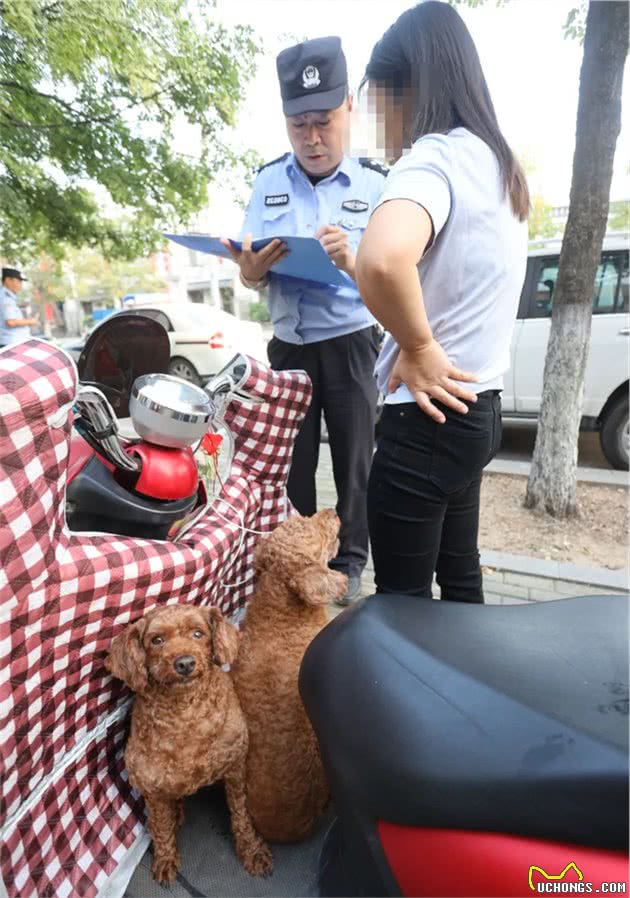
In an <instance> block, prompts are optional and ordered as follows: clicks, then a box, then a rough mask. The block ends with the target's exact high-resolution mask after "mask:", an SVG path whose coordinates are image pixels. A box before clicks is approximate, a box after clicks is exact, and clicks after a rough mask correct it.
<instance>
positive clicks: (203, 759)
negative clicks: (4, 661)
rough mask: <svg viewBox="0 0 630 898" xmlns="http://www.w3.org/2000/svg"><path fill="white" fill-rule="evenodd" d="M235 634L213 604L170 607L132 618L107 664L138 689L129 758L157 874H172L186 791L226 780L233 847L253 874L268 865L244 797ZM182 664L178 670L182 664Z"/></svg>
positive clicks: (267, 854) (168, 876)
mask: <svg viewBox="0 0 630 898" xmlns="http://www.w3.org/2000/svg"><path fill="white" fill-rule="evenodd" d="M237 650H238V633H237V631H236V630H235V628H234V627H233V626H232V625H231V624H229V623H227V621H225V620H224V619H223V616H222V615H221V612H220V611H219V610H218V609H216V608H197V607H194V606H186V605H167V606H165V607H161V608H156V609H153V610H152V611H149V612H148V613H147V614H146V615H145V616H144V617H143V618H140V620H138V621H136V622H135V623H133V624H130V625H129V626H128V627H127V628H126V629H125V630H124V631H123V632H122V633H121V634H120V635H119V636H117V637H116V638H115V639H114V640H113V642H112V645H111V648H110V652H109V655H108V657H107V659H106V666H107V668H108V670H109V671H110V672H111V673H112V674H113V676H115V677H117V678H118V679H120V680H123V681H124V682H125V683H126V684H127V685H128V686H129V687H130V688H131V689H133V690H134V692H135V693H136V698H135V701H134V706H133V711H132V715H131V733H130V736H129V741H128V742H127V746H126V749H125V763H126V765H127V770H128V771H129V780H130V782H131V784H132V785H133V786H134V787H135V788H136V789H138V791H139V792H141V793H142V795H143V796H144V799H145V802H146V806H147V811H148V815H149V830H150V832H151V835H152V837H153V846H154V860H153V876H154V877H155V879H157V880H158V882H169V881H172V880H174V879H175V876H176V874H177V871H178V869H179V854H178V851H177V841H176V832H177V828H178V826H179V825H180V824H181V823H182V822H183V807H182V799H183V797H184V796H186V795H192V794H193V793H194V792H196V791H197V790H198V789H200V788H201V787H202V786H205V785H208V784H210V783H213V782H216V781H217V780H223V781H224V783H225V791H226V797H227V802H228V806H229V809H230V815H231V820H232V832H233V834H234V841H235V845H236V853H237V854H238V857H239V858H240V860H241V862H242V864H243V866H244V867H245V869H246V870H247V872H248V873H250V874H251V875H252V876H264V875H267V874H268V873H270V872H271V870H272V859H271V852H270V850H269V847H268V846H267V845H266V844H265V842H263V840H262V839H261V838H260V836H259V835H258V833H257V832H256V830H255V828H254V826H253V823H252V820H251V817H250V815H249V813H248V811H247V806H246V799H245V759H246V756H247V744H248V738H247V727H246V724H245V719H244V717H243V713H242V711H241V707H240V705H239V702H238V698H237V697H236V693H235V691H234V687H233V685H232V682H231V680H230V677H229V675H228V674H227V673H226V672H224V671H223V670H221V668H220V666H219V665H222V664H231V663H232V662H233V661H234V659H235V657H236V653H237ZM176 665H177V668H179V669H177V668H176Z"/></svg>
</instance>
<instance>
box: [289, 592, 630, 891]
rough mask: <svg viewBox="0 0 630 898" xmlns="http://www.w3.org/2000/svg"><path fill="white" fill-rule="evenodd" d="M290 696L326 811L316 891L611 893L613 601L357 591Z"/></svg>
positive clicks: (620, 725)
mask: <svg viewBox="0 0 630 898" xmlns="http://www.w3.org/2000/svg"><path fill="white" fill-rule="evenodd" d="M300 692H301V695H302V699H303V701H304V705H305V707H306V710H307V713H308V715H309V718H310V720H311V722H312V724H313V727H314V729H315V732H316V734H317V737H318V739H319V744H320V748H321V754H322V760H323V764H324V768H325V771H326V774H327V777H328V780H329V783H330V788H331V793H332V800H333V804H334V808H335V811H336V814H337V819H336V821H335V823H334V825H333V826H332V828H331V829H330V831H329V832H328V834H327V837H326V840H325V843H324V847H323V850H322V854H321V859H320V868H319V874H320V894H321V895H323V896H348V895H356V896H367V895H370V896H372V895H373V896H377V895H380V896H385V895H387V896H389V895H406V896H423V895H426V896H451V898H453V896H499V895H500V896H510V895H528V894H532V893H536V892H539V893H556V892H560V893H566V892H585V893H593V894H596V893H598V892H600V893H602V894H604V893H608V894H611V893H622V894H623V893H627V890H628V854H627V850H628V600H627V598H626V597H624V596H595V597H585V598H574V599H566V600H559V601H553V602H539V603H531V604H525V605H519V606H501V605H494V606H493V605H468V604H464V603H458V602H445V601H444V602H438V601H431V600H428V599H417V598H415V597H412V596H404V595H376V596H372V597H371V598H368V599H366V600H365V601H364V602H362V603H359V605H357V606H356V607H354V608H352V609H349V610H348V611H346V612H344V613H343V614H342V615H340V616H339V617H338V618H337V619H336V620H335V621H333V622H332V623H331V624H329V626H328V627H326V628H325V629H324V630H323V631H322V632H321V633H320V634H319V635H318V637H317V638H316V639H315V640H314V642H313V643H312V644H311V646H310V647H309V649H308V650H307V653H306V656H305V658H304V662H303V665H302V669H301V674H300Z"/></svg>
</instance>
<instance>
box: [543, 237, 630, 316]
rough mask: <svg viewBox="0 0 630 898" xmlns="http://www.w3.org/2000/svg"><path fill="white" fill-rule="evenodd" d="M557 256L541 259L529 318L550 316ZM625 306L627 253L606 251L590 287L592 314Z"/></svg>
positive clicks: (617, 309) (557, 262) (619, 309)
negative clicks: (591, 291)
mask: <svg viewBox="0 0 630 898" xmlns="http://www.w3.org/2000/svg"><path fill="white" fill-rule="evenodd" d="M558 264H559V256H553V257H550V258H547V259H545V258H543V259H541V260H540V262H539V268H538V274H537V276H536V277H535V279H534V282H535V286H534V295H533V298H532V302H531V304H530V310H529V316H528V317H529V318H549V317H551V309H552V303H553V293H554V289H555V286H556V281H557V280H558ZM627 309H628V253H623V252H605V253H602V257H601V261H600V263H599V265H598V266H597V272H596V274H595V284H594V289H593V314H594V315H598V314H605V313H607V312H608V313H610V312H622V311H624V310H625V311H627Z"/></svg>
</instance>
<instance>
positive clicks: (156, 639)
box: [151, 636, 164, 645]
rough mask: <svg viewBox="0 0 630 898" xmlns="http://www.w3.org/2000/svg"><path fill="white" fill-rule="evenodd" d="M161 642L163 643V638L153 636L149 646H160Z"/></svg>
mask: <svg viewBox="0 0 630 898" xmlns="http://www.w3.org/2000/svg"><path fill="white" fill-rule="evenodd" d="M163 642H164V637H163V636H154V637H153V639H152V640H151V645H162V643H163Z"/></svg>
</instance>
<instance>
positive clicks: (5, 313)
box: [0, 268, 39, 346]
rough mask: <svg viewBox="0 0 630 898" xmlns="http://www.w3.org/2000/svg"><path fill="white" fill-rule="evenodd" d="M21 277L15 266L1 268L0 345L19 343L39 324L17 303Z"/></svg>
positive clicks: (23, 278) (23, 279)
mask: <svg viewBox="0 0 630 898" xmlns="http://www.w3.org/2000/svg"><path fill="white" fill-rule="evenodd" d="M25 280H26V278H25V277H22V274H21V272H20V271H18V269H17V268H3V269H2V287H0V346H9V345H10V344H12V343H21V342H22V340H28V338H29V337H30V336H31V327H33V326H34V325H36V324H39V320H38V319H37V318H32V317H25V316H24V312H23V311H22V310H21V309H20V307H19V305H18V299H17V298H18V293H19V292H20V290H21V289H22V282H23V281H25Z"/></svg>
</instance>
